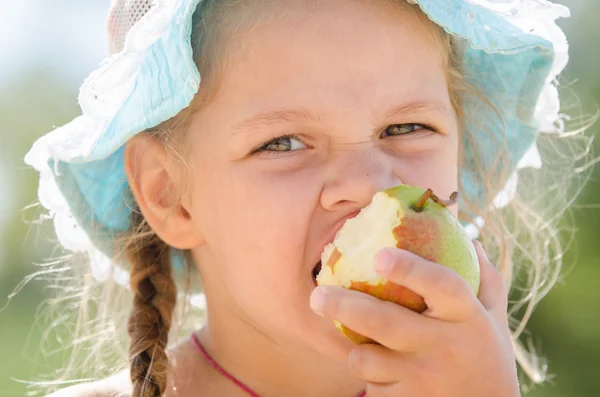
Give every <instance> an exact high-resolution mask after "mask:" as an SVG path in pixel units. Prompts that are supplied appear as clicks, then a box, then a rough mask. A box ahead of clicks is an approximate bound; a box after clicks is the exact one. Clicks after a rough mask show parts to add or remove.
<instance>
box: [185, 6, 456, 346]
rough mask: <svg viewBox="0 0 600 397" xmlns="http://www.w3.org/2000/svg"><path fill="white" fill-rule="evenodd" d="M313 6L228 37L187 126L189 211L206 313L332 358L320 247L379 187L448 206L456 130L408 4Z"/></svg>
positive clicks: (425, 35)
mask: <svg viewBox="0 0 600 397" xmlns="http://www.w3.org/2000/svg"><path fill="white" fill-rule="evenodd" d="M293 3H301V2H293ZM319 3H322V4H319V6H318V10H316V12H311V11H310V10H308V9H304V10H302V7H301V6H297V7H298V10H294V14H293V16H292V17H288V18H286V19H285V21H284V20H283V18H282V20H281V21H280V22H277V21H276V18H274V19H273V21H270V22H269V23H268V24H266V25H263V26H262V27H261V28H260V29H253V30H251V31H247V32H244V33H239V37H238V38H234V42H236V43H237V45H236V48H239V49H240V50H239V52H238V53H236V54H234V55H233V62H232V63H231V65H229V67H228V68H227V69H226V70H225V71H224V73H223V75H222V76H221V80H220V81H219V82H220V85H219V90H218V92H217V93H216V95H215V96H214V97H213V98H212V99H211V100H210V102H209V103H207V104H206V105H205V106H204V107H203V108H202V109H201V110H199V111H198V113H197V114H196V115H195V116H194V120H193V121H192V124H191V135H192V137H191V145H192V147H191V151H192V153H193V155H192V156H191V159H190V166H191V171H192V175H193V180H192V188H191V189H192V190H191V210H190V215H191V217H192V219H193V222H194V224H195V227H196V228H197V229H198V230H199V231H200V233H201V234H202V236H203V239H204V243H203V244H202V245H201V246H199V247H196V248H195V249H194V255H195V257H196V259H197V261H198V263H199V265H200V268H201V272H202V276H203V282H204V286H205V290H206V292H207V296H208V302H209V310H211V311H213V313H217V314H218V315H219V316H221V318H224V317H225V316H227V317H228V318H230V320H229V321H237V322H238V323H239V324H237V325H236V327H237V328H236V330H237V332H239V333H240V334H242V333H244V332H246V331H247V332H252V333H259V334H262V335H264V336H265V337H266V338H268V339H270V340H272V341H276V342H282V343H283V342H285V343H286V346H296V349H297V350H302V349H304V350H312V351H314V350H316V351H318V352H320V353H322V354H324V355H327V356H329V357H342V356H341V354H342V353H343V352H347V351H348V349H349V347H350V346H349V343H348V342H347V341H346V339H345V338H344V337H343V336H342V335H341V334H340V333H339V332H338V331H337V330H336V329H335V328H334V326H333V324H332V323H331V322H330V321H329V320H325V319H323V318H321V317H319V316H317V315H315V314H314V313H313V312H312V311H311V309H310V307H309V296H310V293H311V291H312V290H313V288H314V287H315V282H314V280H313V277H312V274H313V269H314V268H315V266H316V265H317V263H318V262H319V259H320V255H321V252H322V250H323V248H324V247H325V245H327V244H328V243H330V242H331V241H332V240H333V238H334V235H335V233H336V232H337V230H338V229H339V228H340V227H341V226H342V224H343V223H344V221H345V220H346V219H348V218H350V217H353V216H355V215H356V214H357V212H358V211H359V210H360V209H361V208H363V207H364V206H366V205H368V204H369V202H370V200H371V197H372V196H373V194H374V193H376V192H377V191H379V190H382V189H385V188H389V187H392V186H395V185H398V184H400V183H406V184H411V185H417V186H420V187H423V188H433V189H434V192H436V194H438V195H439V196H445V197H447V196H449V195H450V193H452V192H453V191H454V190H456V189H457V156H458V140H459V132H458V130H457V119H456V115H455V113H454V110H453V108H452V106H451V102H450V96H449V93H448V89H447V81H446V70H445V65H444V64H443V61H442V59H443V57H442V56H441V55H440V48H441V47H440V45H439V44H438V43H436V42H434V39H433V35H432V33H431V31H428V29H430V28H429V26H427V25H426V24H424V23H423V21H422V20H420V19H417V17H416V16H415V15H414V13H413V12H411V11H410V10H407V9H406V8H405V7H398V6H389V5H382V4H379V3H377V2H373V1H345V2H343V4H338V3H341V2H332V1H327V2H326V1H323V2H319ZM306 8H308V7H306ZM313 10H314V9H313ZM242 41H243V42H242ZM229 55H232V54H229ZM213 316H214V315H213ZM240 327H242V328H240ZM244 327H245V328H244ZM290 343H291V344H290Z"/></svg>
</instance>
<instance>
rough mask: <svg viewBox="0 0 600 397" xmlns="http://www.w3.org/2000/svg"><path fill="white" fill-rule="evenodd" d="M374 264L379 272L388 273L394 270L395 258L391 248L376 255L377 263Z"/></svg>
mask: <svg viewBox="0 0 600 397" xmlns="http://www.w3.org/2000/svg"><path fill="white" fill-rule="evenodd" d="M373 265H374V268H375V271H376V272H377V273H382V274H386V273H389V272H390V270H392V266H393V265H394V258H393V257H392V254H391V253H390V252H389V250H387V249H384V250H381V251H380V252H379V253H378V254H377V255H376V256H375V263H374V264H373Z"/></svg>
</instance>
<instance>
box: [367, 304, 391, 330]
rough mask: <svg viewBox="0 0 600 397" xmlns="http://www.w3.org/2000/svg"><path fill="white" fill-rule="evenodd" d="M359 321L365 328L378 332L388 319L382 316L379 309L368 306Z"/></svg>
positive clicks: (383, 327)
mask: <svg viewBox="0 0 600 397" xmlns="http://www.w3.org/2000/svg"><path fill="white" fill-rule="evenodd" d="M361 322H362V323H363V325H364V327H365V328H366V329H368V330H377V331H378V332H379V331H380V330H381V329H385V327H386V326H387V325H388V323H389V320H388V319H387V318H386V316H382V315H381V311H380V310H378V309H377V308H368V309H366V310H365V311H364V313H363V316H362V320H361Z"/></svg>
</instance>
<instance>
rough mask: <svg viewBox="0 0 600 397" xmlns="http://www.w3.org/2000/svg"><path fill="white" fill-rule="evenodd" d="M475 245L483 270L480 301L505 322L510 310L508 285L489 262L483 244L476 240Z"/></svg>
mask: <svg viewBox="0 0 600 397" xmlns="http://www.w3.org/2000/svg"><path fill="white" fill-rule="evenodd" d="M473 245H474V246H475V252H477V259H479V266H480V268H481V283H480V287H479V300H480V301H481V303H482V304H483V306H484V307H485V308H486V309H487V310H488V311H489V312H490V313H492V315H494V317H495V318H496V319H502V320H505V319H506V312H507V308H508V294H507V292H506V285H505V284H504V282H505V280H504V277H502V274H501V273H500V272H499V271H498V270H496V268H495V267H494V265H492V263H491V262H490V261H489V259H488V258H487V255H486V254H485V251H484V250H483V247H482V246H481V243H480V242H479V241H477V240H474V241H473Z"/></svg>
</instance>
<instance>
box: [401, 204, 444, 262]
mask: <svg viewBox="0 0 600 397" xmlns="http://www.w3.org/2000/svg"><path fill="white" fill-rule="evenodd" d="M439 230H440V229H439V225H438V223H437V221H436V219H435V218H432V217H429V216H421V215H418V214H407V215H405V216H404V217H403V218H402V221H401V223H400V225H398V226H397V227H395V228H394V230H393V231H392V233H393V234H394V238H395V240H396V247H398V248H401V249H404V250H407V251H410V252H413V253H415V254H417V255H419V256H420V257H422V258H425V259H427V260H428V261H431V262H436V263H437V261H438V260H439V258H440V252H439V251H440V238H441V236H440V233H439Z"/></svg>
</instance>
